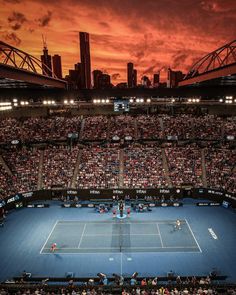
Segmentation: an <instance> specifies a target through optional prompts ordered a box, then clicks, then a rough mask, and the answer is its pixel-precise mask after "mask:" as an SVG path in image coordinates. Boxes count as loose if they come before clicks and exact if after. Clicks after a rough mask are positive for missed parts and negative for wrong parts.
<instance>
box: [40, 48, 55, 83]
mask: <svg viewBox="0 0 236 295" xmlns="http://www.w3.org/2000/svg"><path fill="white" fill-rule="evenodd" d="M41 62H42V74H43V75H48V76H50V77H52V57H51V55H49V54H48V49H47V45H46V43H44V47H43V55H41Z"/></svg>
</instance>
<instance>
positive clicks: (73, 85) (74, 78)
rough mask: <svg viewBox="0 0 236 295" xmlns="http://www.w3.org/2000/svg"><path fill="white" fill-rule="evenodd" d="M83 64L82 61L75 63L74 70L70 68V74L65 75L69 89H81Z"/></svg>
mask: <svg viewBox="0 0 236 295" xmlns="http://www.w3.org/2000/svg"><path fill="white" fill-rule="evenodd" d="M81 76H82V66H81V63H77V64H75V68H74V70H69V75H67V76H66V77H65V79H66V81H67V82H68V88H69V89H81V88H82V87H81V86H82V84H81V80H82V79H81Z"/></svg>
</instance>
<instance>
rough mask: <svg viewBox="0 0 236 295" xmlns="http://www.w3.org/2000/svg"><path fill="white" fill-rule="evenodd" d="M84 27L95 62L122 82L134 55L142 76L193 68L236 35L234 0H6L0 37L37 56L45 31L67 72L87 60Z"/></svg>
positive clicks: (0, 2)
mask: <svg viewBox="0 0 236 295" xmlns="http://www.w3.org/2000/svg"><path fill="white" fill-rule="evenodd" d="M79 31H84V32H88V33H89V34H90V52H91V64H92V70H95V69H100V70H102V71H104V72H105V73H108V74H110V75H111V77H112V82H113V83H114V84H117V83H119V82H124V81H126V77H127V74H126V64H127V62H133V63H134V66H135V68H136V69H137V70H138V78H140V77H141V76H142V75H147V76H149V77H150V78H152V75H153V74H154V73H156V72H158V71H159V70H160V69H162V71H161V77H164V76H165V74H166V69H167V68H168V67H171V68H172V69H174V70H182V71H184V72H186V71H187V70H188V69H189V68H190V66H191V65H192V64H193V63H194V62H196V61H197V60H198V59H199V58H200V57H202V56H203V55H205V54H207V53H209V52H211V51H213V50H215V49H217V48H218V47H220V46H222V45H224V44H225V43H227V42H230V41H232V40H234V39H236V1H235V0H213V1H212V0H203V1H198V0H145V1H144V0H49V1H46V0H35V1H34V0H0V40H2V41H4V42H6V43H9V44H11V45H13V46H16V47H18V48H20V49H22V50H24V51H26V52H28V53H30V54H32V55H34V56H36V57H38V58H39V57H40V54H41V52H42V48H43V43H42V34H43V35H44V36H45V37H46V41H47V46H48V50H49V53H50V54H51V55H53V54H59V55H61V57H62V64H63V73H64V75H66V74H67V73H68V70H69V69H71V68H73V67H74V64H75V63H77V62H79V61H80V53H79V36H78V35H79Z"/></svg>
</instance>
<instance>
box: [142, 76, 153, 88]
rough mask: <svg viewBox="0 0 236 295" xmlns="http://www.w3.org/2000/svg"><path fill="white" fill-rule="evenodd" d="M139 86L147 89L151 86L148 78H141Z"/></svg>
mask: <svg viewBox="0 0 236 295" xmlns="http://www.w3.org/2000/svg"><path fill="white" fill-rule="evenodd" d="M141 84H142V86H143V87H145V88H149V87H150V86H151V81H150V80H149V78H148V77H147V76H143V77H142V78H141Z"/></svg>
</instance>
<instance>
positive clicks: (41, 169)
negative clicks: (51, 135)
mask: <svg viewBox="0 0 236 295" xmlns="http://www.w3.org/2000/svg"><path fill="white" fill-rule="evenodd" d="M43 161H44V151H43V150H41V151H40V156H39V171H38V184H37V189H38V190H40V189H42V180H43Z"/></svg>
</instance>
